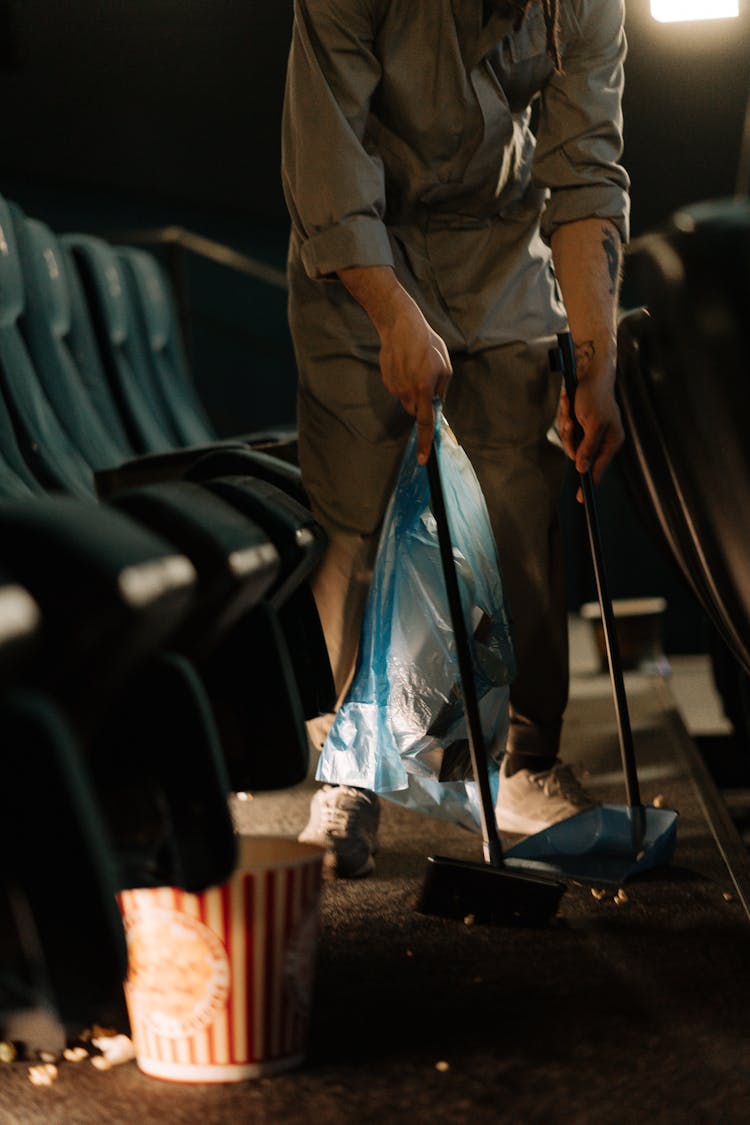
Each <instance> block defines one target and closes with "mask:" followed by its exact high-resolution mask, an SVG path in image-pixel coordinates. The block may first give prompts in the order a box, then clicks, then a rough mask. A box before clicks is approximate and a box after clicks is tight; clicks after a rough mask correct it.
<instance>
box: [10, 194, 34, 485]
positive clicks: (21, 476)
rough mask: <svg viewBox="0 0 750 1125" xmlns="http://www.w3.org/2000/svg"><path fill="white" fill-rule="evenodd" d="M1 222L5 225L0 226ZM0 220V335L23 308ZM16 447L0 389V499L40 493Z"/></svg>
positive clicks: (15, 264)
mask: <svg viewBox="0 0 750 1125" xmlns="http://www.w3.org/2000/svg"><path fill="white" fill-rule="evenodd" d="M0 202H1V200H0ZM4 223H5V225H4ZM8 227H9V223H8V222H7V221H5V220H4V219H3V218H2V217H0V332H5V330H6V328H7V329H8V330H12V326H13V324H14V323H15V320H16V317H17V316H18V315H19V312H20V310H21V309H22V308H23V283H22V280H21V271H20V268H19V265H18V259H17V258H16V256H15V255H14V254H13V253H12V252H11V244H12V243H11V242H10V241H9V239H12V231H10V232H9V231H8V229H7V228H8ZM42 491H43V489H42V486H41V485H40V484H39V482H38V481H37V480H36V478H35V477H34V475H33V474H32V472H31V470H30V469H29V467H28V465H27V464H26V462H25V461H24V459H23V455H22V453H21V451H20V449H19V448H18V442H17V441H16V434H15V431H14V429H13V424H12V422H11V419H10V414H9V413H8V407H7V403H6V401H5V396H4V394H3V393H2V388H1V387H0V496H4V497H6V498H8V499H18V500H21V499H23V498H24V497H28V496H33V495H34V493H35V492H42Z"/></svg>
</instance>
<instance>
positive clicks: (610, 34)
mask: <svg viewBox="0 0 750 1125" xmlns="http://www.w3.org/2000/svg"><path fill="white" fill-rule="evenodd" d="M571 8H572V10H573V13H574V15H575V17H576V25H577V26H576V27H575V29H574V31H573V34H572V35H571V38H570V41H569V42H565V43H564V53H563V59H562V63H563V73H561V74H557V73H555V74H553V75H552V77H551V78H550V79H549V81H548V83H547V85H546V86H545V88H544V90H543V92H542V101H541V108H540V115H539V125H538V129H537V145H536V153H535V156H534V163H533V167H532V176H533V179H534V182H535V183H536V184H537V186H540V187H545V188H548V189H549V198H548V200H547V204H546V207H545V210H544V214H543V215H542V228H541V229H542V236H543V237H544V238H545V240H546V241H549V239H550V238H551V237H552V234H553V233H554V231H555V229H556V228H557V227H558V226H560V225H561V224H562V223H570V222H575V221H576V220H579V219H587V218H602V219H610V220H611V221H612V222H613V223H614V224H615V225H616V226H617V227H618V229H619V231H620V235H621V237H622V239H623V241H627V238H628V234H629V215H630V200H629V195H628V189H629V186H630V182H629V179H628V176H627V173H626V172H625V170H624V168H622V167H621V165H620V164H619V163H618V161H619V159H620V156H621V155H622V147H623V142H622V91H623V85H624V72H623V64H624V60H625V53H626V43H625V32H624V27H623V22H624V4H623V0H574V3H573V4H572V5H571Z"/></svg>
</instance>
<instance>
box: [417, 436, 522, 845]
mask: <svg viewBox="0 0 750 1125" xmlns="http://www.w3.org/2000/svg"><path fill="white" fill-rule="evenodd" d="M435 444H436V443H435V441H433V443H432V449H431V450H430V456H429V460H428V461H427V476H428V479H429V482H430V495H431V498H432V512H433V515H434V516H435V522H436V523H437V530H438V543H439V546H440V561H441V563H442V566H443V576H444V578H445V587H446V592H447V594H448V608H449V610H450V616H451V625H452V626H453V635H454V637H455V640H456V653H457V655H458V672H459V676H460V677H461V688H462V690H463V696H464V709H465V712H466V727H467V734H468V740H469V754H470V756H471V765H472V769H473V771H474V777H475V779H476V783H477V786H478V789H479V814H480V819H481V825H482V842H483V845H484V858H485V859H486V860H487V862H488V863H490V864H492V866H493V867H502V866H503V852H502V845H501V843H500V837H499V836H498V833H497V823H496V821H495V808H494V805H493V801H492V791H491V789H490V779H489V773H488V771H487V758H486V751H485V745H484V734H483V732H482V723H481V719H480V716H479V704H478V703H477V692H476V685H475V683H474V666H473V663H472V659H471V649H470V647H469V635H468V631H467V628H466V619H465V618H464V611H463V606H462V604H461V594H460V591H459V588H458V576H457V575H456V563H455V560H454V558H453V545H452V543H451V536H450V528H449V526H448V514H447V512H446V508H445V496H444V493H443V483H442V480H441V478H440V466H439V465H438V459H437V450H436V448H435Z"/></svg>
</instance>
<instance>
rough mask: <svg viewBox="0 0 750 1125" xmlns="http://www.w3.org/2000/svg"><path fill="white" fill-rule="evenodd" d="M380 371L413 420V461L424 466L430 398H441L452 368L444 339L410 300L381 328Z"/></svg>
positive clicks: (430, 417)
mask: <svg viewBox="0 0 750 1125" xmlns="http://www.w3.org/2000/svg"><path fill="white" fill-rule="evenodd" d="M380 372H381V375H382V379H383V383H384V385H385V387H386V389H387V390H389V391H390V392H391V394H393V395H396V397H397V398H398V399H399V400H400V402H401V405H402V406H403V408H404V410H406V411H407V413H409V414H412V415H413V416H414V417H415V418H416V420H417V460H418V461H419V463H420V465H424V464H426V462H427V459H428V457H429V455H430V448H431V446H432V438H433V433H434V428H435V417H434V414H433V405H432V404H433V400H434V399H435V398H440V399H444V398H445V394H446V392H447V390H448V384H449V382H450V378H451V374H452V372H453V369H452V367H451V361H450V357H449V355H448V349H447V348H446V346H445V343H444V341H443V340H442V338H441V337H440V336H438V334H437V332H433V330H432V329H431V328H430V326H429V324H428V323H427V321H426V320H425V318H424V317H423V316H422V313H421V312H420V310H419V308H418V307H417V306H416V305H415V304H414V303H413V302H409V303H408V304H406V303H405V304H404V307H403V308H402V309H400V310H399V312H398V314H397V315H396V316H395V317H394V318H393V319H392V321H391V322H390V323H389V324H388V326H387V327H385V328H383V329H381V332H380Z"/></svg>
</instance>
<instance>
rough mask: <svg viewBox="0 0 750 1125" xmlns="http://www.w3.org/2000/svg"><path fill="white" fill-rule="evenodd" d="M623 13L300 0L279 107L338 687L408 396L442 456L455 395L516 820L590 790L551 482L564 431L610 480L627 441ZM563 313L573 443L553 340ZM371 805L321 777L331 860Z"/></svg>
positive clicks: (369, 829)
mask: <svg viewBox="0 0 750 1125" xmlns="http://www.w3.org/2000/svg"><path fill="white" fill-rule="evenodd" d="M623 23H624V10H623V2H622V0H506V2H502V0H495V2H488V0H484V2H483V0H295V10H294V25H293V32H292V43H291V49H290V55H289V63H288V70H287V82H286V91H285V101H284V111H283V124H282V177H283V187H284V192H285V197H286V201H287V205H288V209H289V213H290V217H291V237H290V245H289V258H288V277H289V323H290V329H291V333H292V337H293V341H294V346H295V350H296V357H297V362H298V370H299V384H298V427H299V456H300V466H301V470H302V475H303V481H304V484H305V488H306V490H307V493H308V495H309V497H310V502H311V506H312V509H313V511H314V513H315V515H316V517H317V519H318V520H319V521H320V522H321V524H322V525H323V526H324V527H325V528H326V530H327V532H328V534H329V539H330V542H329V547H328V550H327V554H326V556H325V558H324V560H323V563H322V565H321V568H320V570H319V572H318V573H317V576H316V578H315V581H314V593H315V597H316V601H317V605H318V609H319V612H320V617H321V622H322V625H323V629H324V632H325V636H326V641H327V645H328V649H329V653H330V657H331V665H332V669H333V672H334V678H335V682H336V687H337V690H338V691H339V693H340V699H339V702H340V701H341V698H343V695H344V693H345V691H346V687H347V684H348V682H349V681H350V679H351V676H352V672H353V668H354V664H355V659H356V652H357V643H358V637H359V628H360V623H361V619H362V613H363V608H364V603H365V599H366V596H367V590H368V584H369V577H370V573H371V568H372V563H373V559H374V554H375V550H376V547H377V536H378V528H379V525H380V523H381V520H382V517H383V514H384V510H385V507H386V504H387V501H388V498H389V494H390V490H391V487H392V484H393V481H394V478H395V475H396V472H397V469H398V465H399V462H400V459H401V456H402V452H403V449H404V446H405V443H406V440H407V437H408V435H409V432H410V430H411V428H412V427H413V425H414V423H415V420H416V426H417V428H418V459H419V461H420V462H422V463H424V462H425V461H426V459H427V457H428V454H429V449H430V444H431V440H432V433H433V400H434V398H435V397H436V396H438V397H440V398H441V399H443V400H444V403H445V412H446V417H447V419H448V421H449V422H450V425H451V428H452V429H453V430H454V432H455V434H456V436H457V438H458V440H459V441H460V443H461V444H462V446H463V447H464V449H465V450H466V452H467V454H468V456H469V459H470V461H471V462H472V464H473V467H474V469H475V472H476V474H477V477H478V479H479V482H480V484H481V487H482V490H483V492H484V495H485V499H486V501H487V506H488V510H489V514H490V519H491V523H492V528H493V532H494V535H495V538H496V541H497V546H498V553H499V559H500V563H501V568H502V574H503V581H504V586H505V591H506V595H507V598H508V602H509V610H510V615H511V617H512V621H513V640H514V647H515V652H516V659H517V665H518V671H517V675H516V678H515V680H514V682H513V685H512V687H511V694H510V731H509V737H508V745H507V752H506V754H505V755H504V758H503V764H502V768H501V776H500V785H499V793H498V798H497V805H496V813H497V818H498V826H499V828H500V829H501V830H506V831H515V832H524V833H528V832H534V831H538V830H540V829H541V828H543V827H546V826H548V825H549V824H551V823H554V822H556V821H557V820H560V819H562V818H563V817H566V816H569V815H572V814H573V813H575V812H578V811H580V810H581V809H582V808H585V807H587V806H588V805H590V804H591V803H592V802H591V798H590V797H589V796H588V794H586V793H585V791H584V790H583V789H582V788H581V787H580V785H579V784H578V782H577V780H576V778H575V777H574V776H573V774H572V772H571V771H570V769H569V767H567V766H565V765H564V764H563V763H562V762H560V760H559V757H558V750H559V745H560V735H561V727H562V718H563V713H564V710H565V706H566V702H567V695H568V640H567V614H566V598H565V586H564V568H563V560H562V556H561V536H560V528H559V525H558V503H559V495H560V490H561V485H562V481H563V469H564V465H565V456H564V453H565V454H567V456H568V458H570V459H572V460H574V461H575V465H576V468H577V469H578V470H579V471H586V470H587V469H588V468H591V469H592V472H593V476H594V480H595V481H598V480H599V479H600V478H601V476H602V473H603V472H604V470H605V468H606V466H607V465H608V463H609V462H610V460H611V458H612V456H613V455H614V453H615V452H616V450H617V448H618V447H619V445H620V444H621V442H622V440H623V431H622V425H621V421H620V416H619V412H618V408H617V405H616V401H615V397H614V378H615V354H616V309H617V298H618V285H619V272H620V258H621V247H622V244H623V243H624V241H625V240H626V239H627V236H628V212H629V197H628V188H629V181H628V177H627V174H626V172H625V171H624V169H623V168H622V167H621V165H620V164H619V163H618V162H619V160H620V156H621V151H622V115H621V96H622V89H623V63H624V57H625V50H626V45H625V34H624V27H623ZM532 124H533V128H532ZM568 326H569V330H570V332H571V334H572V336H573V339H574V342H575V350H576V356H577V366H578V377H579V387H578V391H577V396H576V414H577V416H578V419H579V421H580V423H581V425H582V427H583V438H582V440H581V441H580V444H579V445H578V447H577V449H576V448H574V445H573V428H572V423H571V417H570V410H569V404H568V402H567V399H566V397H565V394H564V391H563V390H562V388H561V385H560V379H559V376H557V375H554V376H553V374H551V372H550V369H549V363H548V351H549V348H550V346H551V344H552V343H553V342H554V336H555V334H556V333H557V332H560V331H564V330H566V329H567V328H568ZM555 420H557V429H558V432H559V439H560V440H559V441H558V442H557V443H555V442H554V441H551V440H549V437H548V434H549V433H550V431H551V429H553V428H554V424H555ZM561 445H562V450H561V448H560V446H561ZM563 450H564V453H563ZM579 499H580V496H579ZM330 721H331V717H330V716H329V717H328V718H327V719H324V721H323V722H322V723H321V724H319V725H318V729H317V732H316V737H317V741H318V745H322V739H323V736H324V733H325V723H326V722H327V723H328V725H330ZM377 818H378V805H377V798H376V797H375V795H374V794H370V793H367V792H364V791H361V790H358V789H356V788H353V787H350V786H349V787H347V786H342V787H339V788H335V787H326V788H324V789H321V790H319V791H318V792H317V793H316V795H315V797H314V798H313V802H312V807H311V815H310V823H309V824H308V825H307V827H306V829H305V830H304V832H303V833H302V836H301V838H302V839H308V840H317V841H318V842H321V843H324V844H325V845H326V846H327V847H328V849H329V852H330V855H331V862H332V864H333V866H334V868H335V869H336V871H337V873H338V874H340V875H351V876H356V875H365V874H368V873H369V872H370V871H371V870H372V868H373V858H372V856H373V852H374V850H375V846H376V836H377Z"/></svg>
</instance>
